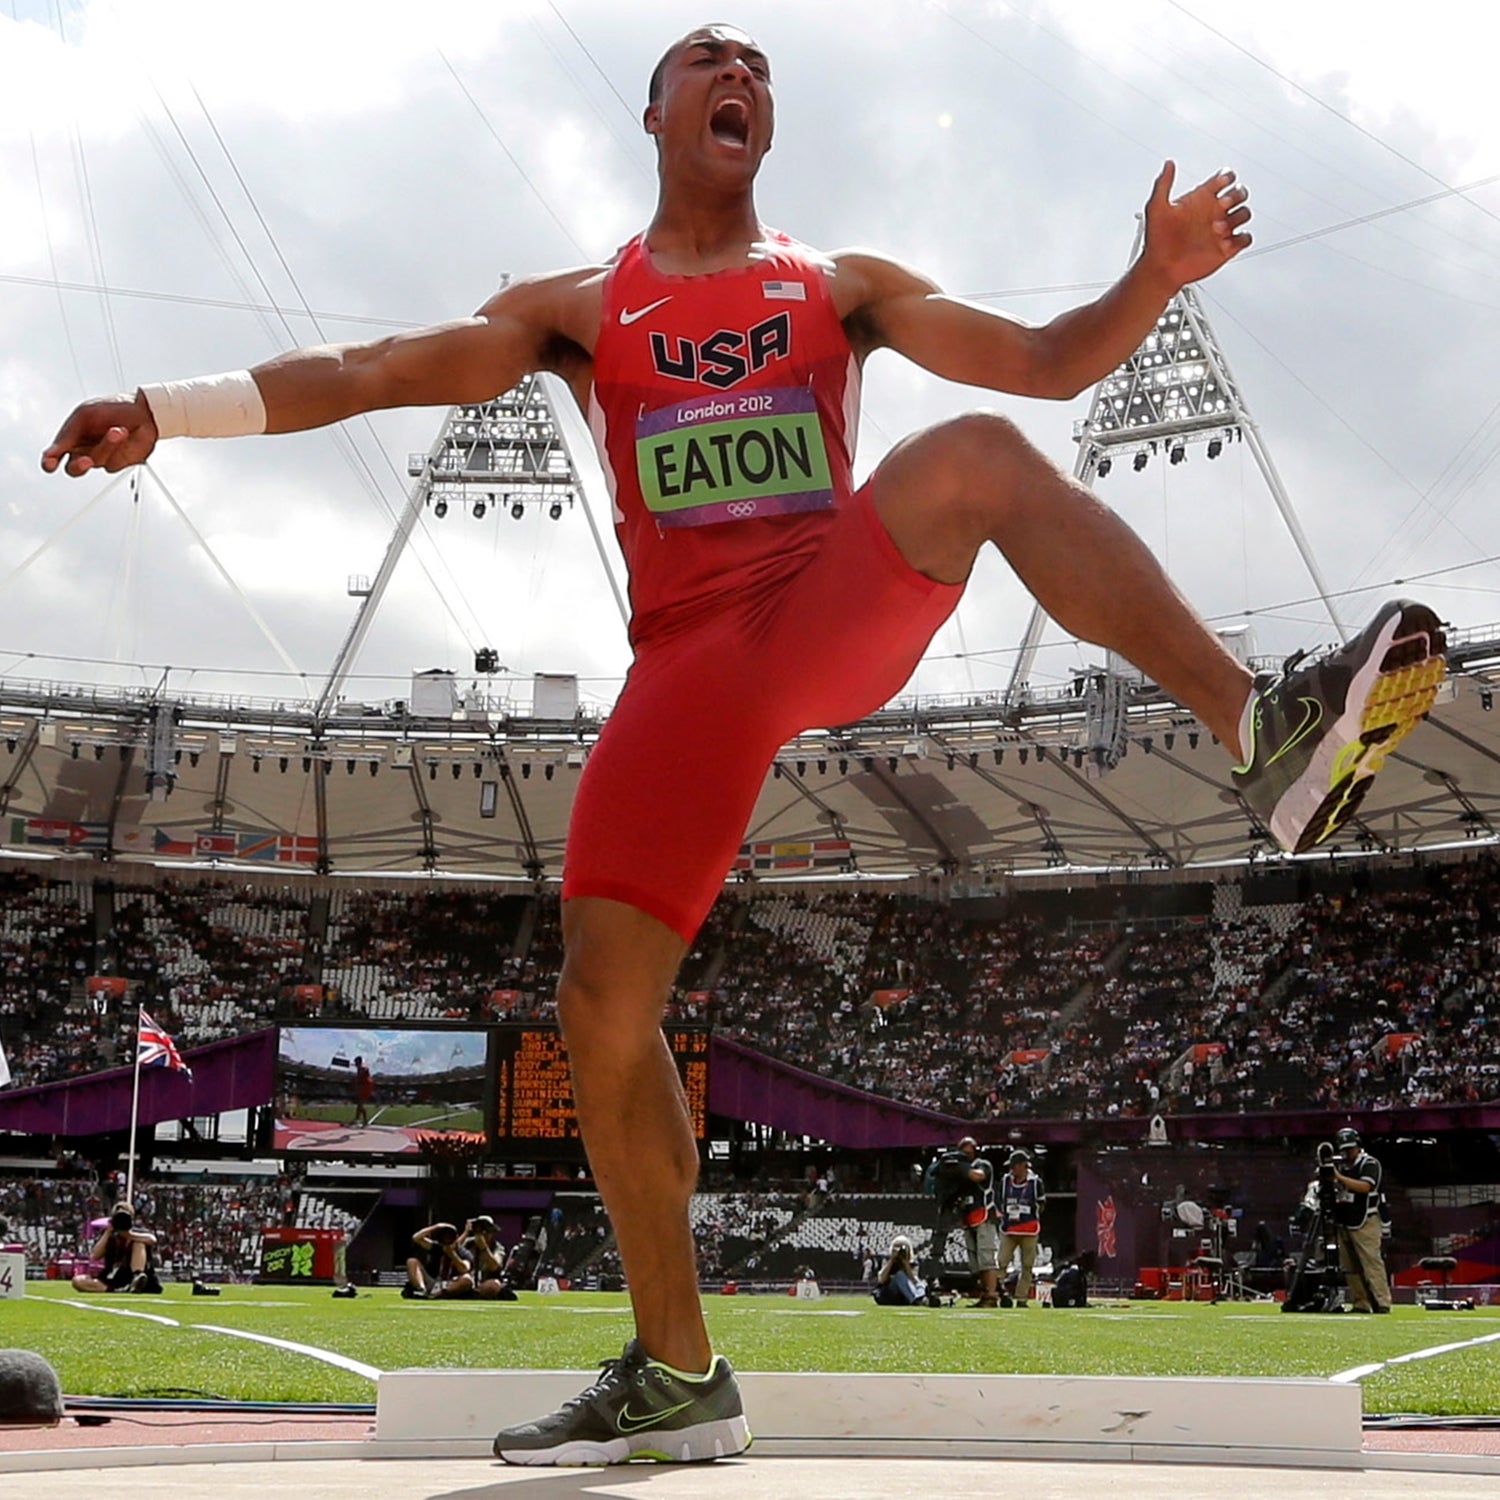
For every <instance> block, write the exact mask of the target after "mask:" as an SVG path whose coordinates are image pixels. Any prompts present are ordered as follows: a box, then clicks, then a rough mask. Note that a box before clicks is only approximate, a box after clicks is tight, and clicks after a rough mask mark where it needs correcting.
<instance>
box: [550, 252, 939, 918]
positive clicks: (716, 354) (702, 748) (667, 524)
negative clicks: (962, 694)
mask: <svg viewBox="0 0 1500 1500" xmlns="http://www.w3.org/2000/svg"><path fill="white" fill-rule="evenodd" d="M760 248H761V250H762V251H763V258H762V259H760V260H758V261H757V262H756V263H755V264H753V265H751V266H749V267H746V268H743V269H734V270H728V271H719V272H715V273H713V274H710V275H702V276H669V275H665V274H663V273H662V272H659V271H657V270H656V269H655V268H654V267H653V266H652V264H651V258H650V254H649V252H648V251H647V250H646V247H645V244H644V239H643V237H637V238H636V239H634V240H632V241H631V243H630V244H628V245H627V246H626V247H625V248H624V249H623V250H622V251H621V252H620V254H619V255H618V256H617V257H616V260H615V263H614V265H613V267H612V269H611V270H610V273H609V275H608V277H607V279H606V281H605V284H604V303H603V315H602V317H601V320H600V329H599V339H598V343H597V345H596V346H595V350H594V389H593V393H592V399H591V402H590V411H589V421H590V426H591V427H592V429H593V433H594V440H595V443H596V444H597V446H598V449H599V456H600V459H601V461H602V463H603V465H604V471H605V475H606V477H607V479H608V481H609V486H610V492H611V495H612V497H613V500H614V505H615V522H616V525H617V527H618V531H619V537H620V545H621V548H622V550H623V551H624V554H625V561H626V565H627V567H628V569H629V572H630V598H631V610H632V619H631V629H630V638H631V643H632V645H633V646H634V647H635V662H634V664H633V666H632V667H631V670H630V675H629V677H628V678H627V679H626V683H625V687H624V690H623V691H622V693H621V695H620V699H619V701H618V703H617V704H616V705H615V709H614V712H613V713H612V714H611V715H610V717H609V719H608V720H607V722H606V724H605V726H604V730H603V733H602V734H601V736H600V739H599V743H598V745H597V746H596V747H595V750H594V753H593V754H592V755H591V756H590V757H589V762H588V765H587V767H586V768H585V770H584V774H583V778H582V780H581V782H580V783H579V788H578V795H577V797H576V799H575V800H574V804H573V818H572V825H571V827H570V829H569V832H568V850H567V859H566V864H565V868H564V875H563V897H564V899H565V900H566V899H568V898H570V897H573V896H606V897H610V898H612V899H614V900H617V901H624V902H628V903H629V904H630V905H632V906H635V907H638V908H639V909H640V910H642V911H645V912H647V913H649V914H650V915H652V916H654V917H656V918H658V919H659V920H661V921H663V922H665V923H667V925H669V926H670V927H673V928H675V929H676V930H677V931H678V932H679V933H680V934H681V935H682V937H683V938H684V939H685V940H686V941H689V942H691V940H692V937H693V934H694V933H695V932H696V931H697V929H698V926H699V924H700V923H701V922H702V920H703V918H704V916H705V915H706V914H707V912H708V909H709V907H710V906H712V905H713V902H714V898H715V897H716V896H717V894H718V892H719V889H720V887H721V886H722V884H723V880H724V876H725V873H726V872H727V871H728V869H729V868H730V865H731V864H732V863H733V860H734V857H735V855H736V853H737V852H738V849H739V846H740V844H741V842H742V841H743V840H744V837H745V830H746V824H747V823H748V821H749V818H750V815H751V811H752V810H753V808H754V805H755V799H756V796H757V795H758V793H759V791H760V787H761V784H762V782H763V781H764V780H765V775H766V771H767V770H768V768H769V766H770V764H771V761H772V760H773V759H774V758H775V754H776V751H777V750H778V749H779V748H780V747H781V746H782V745H783V744H785V743H786V741H787V740H789V739H791V738H792V737H793V736H794V735H796V734H798V733H800V732H801V731H802V730H804V729H808V728H811V727H813V726H815V725H820V724H840V723H846V722H848V721H849V720H851V719H857V718H860V717H861V716H863V715H864V714H867V713H869V712H871V711H872V710H873V709H875V708H878V707H879V706H880V705H881V704H882V703H884V702H886V701H887V700H888V699H889V698H890V697H891V696H892V694H894V693H895V692H897V691H898V690H899V689H900V687H901V686H902V684H903V683H905V682H906V680H907V678H908V677H909V676H910V675H911V673H912V670H913V669H914V668H915V666H916V664H917V662H918V660H919V659H920V657H921V654H922V652H923V651H924V650H925V649H926V646H927V643H928V642H929V641H930V640H931V639H932V636H933V633H934V632H935V631H936V630H937V627H938V626H939V625H940V624H941V623H942V622H943V620H945V619H946V618H947V616H948V615H949V614H950V613H951V612H952V610H953V607H954V606H955V605H956V604H957V602H958V598H959V595H960V593H961V592H962V586H961V585H956V584H955V585H949V584H941V583H937V582H934V581H933V580H932V579H930V578H927V577H925V576H923V575H922V574H920V573H918V572H917V571H916V570H915V569H913V568H912V567H911V565H910V564H909V563H907V561H906V560H905V558H903V557H902V556H901V554H900V552H899V551H898V550H897V548H896V546H895V543H894V542H892V541H891V538H890V536H889V534H888V533H887V532H886V530H885V528H884V526H883V525H882V524H881V522H880V520H879V518H878V517H877V516H876V514H875V511H874V508H873V506H872V505H871V503H870V496H869V486H868V485H866V486H865V487H864V488H863V489H861V490H859V491H858V492H855V491H854V490H853V485H852V480H851V477H850V476H851V469H852V463H853V453H854V435H855V428H856V424H857V421H858V407H859V371H858V365H857V363H856V361H855V359H854V357H853V353H852V351H851V350H850V347H849V342H848V339H847V338H846V337H845V335H844V330H843V325H842V324H841V323H840V321H839V317H838V313H837V312H836V310H835V308H834V305H833V299H832V296H831V295H830V292H829V288H828V284H827V268H826V262H824V261H823V259H822V258H821V257H819V256H817V255H816V254H815V253H814V252H812V251H809V250H807V249H806V248H804V247H802V246H799V245H797V244H796V243H795V242H794V241H791V240H789V239H787V238H786V237H785V236H784V235H777V234H772V233H770V232H767V238H766V242H765V243H764V244H763V245H762V246H761V247H760Z"/></svg>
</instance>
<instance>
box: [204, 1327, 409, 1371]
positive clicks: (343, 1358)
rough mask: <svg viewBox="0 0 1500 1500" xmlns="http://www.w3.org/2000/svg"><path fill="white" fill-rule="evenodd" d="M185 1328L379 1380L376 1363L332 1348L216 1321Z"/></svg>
mask: <svg viewBox="0 0 1500 1500" xmlns="http://www.w3.org/2000/svg"><path fill="white" fill-rule="evenodd" d="M182 1326H183V1327H184V1328H200V1329H202V1330H203V1332H204V1333H227V1334H228V1335H229V1336H230V1338H235V1339H250V1340H252V1341H253V1342H254V1343H257V1344H269V1345H270V1346H271V1347H272V1348H273V1349H290V1350H291V1352H292V1353H293V1354H305V1355H307V1357H308V1358H309V1359H321V1360H322V1361H323V1363H324V1364H325V1365H337V1366H338V1367H339V1369H341V1370H348V1371H350V1372H351V1373H352V1374H355V1375H363V1376H364V1377H365V1379H366V1380H379V1379H380V1371H379V1370H378V1369H377V1368H376V1367H375V1366H374V1365H367V1364H365V1363H363V1361H361V1360H357V1359H350V1358H349V1356H348V1355H347V1354H335V1353H334V1352H333V1350H332V1349H318V1348H315V1347H314V1346H313V1345H312V1344H297V1343H293V1342H292V1340H291V1339H273V1338H272V1337H271V1336H270V1334H267V1333H247V1332H246V1331H245V1330H244V1329H243V1328H221V1327H219V1325H218V1324H216V1323H184V1324H183V1325H182Z"/></svg>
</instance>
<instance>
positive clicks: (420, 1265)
mask: <svg viewBox="0 0 1500 1500" xmlns="http://www.w3.org/2000/svg"><path fill="white" fill-rule="evenodd" d="M411 1242H412V1244H414V1245H415V1246H416V1247H417V1250H418V1252H419V1253H418V1254H416V1255H413V1256H411V1257H410V1258H409V1259H408V1260H407V1262H406V1277H407V1280H406V1285H405V1286H404V1287H402V1288H401V1295H402V1296H403V1297H472V1296H473V1295H474V1269H473V1267H472V1266H471V1265H470V1264H469V1262H468V1259H467V1258H466V1257H465V1255H464V1253H463V1251H462V1250H461V1249H460V1248H459V1244H458V1228H457V1226H456V1225H453V1224H445V1223H441V1222H440V1223H437V1224H429V1225H428V1226H427V1228H426V1229H419V1230H418V1231H417V1232H416V1233H415V1234H414V1235H412V1237H411Z"/></svg>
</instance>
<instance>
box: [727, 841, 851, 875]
mask: <svg viewBox="0 0 1500 1500" xmlns="http://www.w3.org/2000/svg"><path fill="white" fill-rule="evenodd" d="M852 858H853V849H852V846H851V845H850V843H849V840H848V839H801V840H794V841H792V842H790V843H780V844H741V845H740V852H739V856H738V858H736V860H735V862H734V868H735V869H736V870H823V869H843V868H845V867H846V866H848V864H849V862H850V860H851V859H852Z"/></svg>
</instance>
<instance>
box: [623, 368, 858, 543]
mask: <svg viewBox="0 0 1500 1500" xmlns="http://www.w3.org/2000/svg"><path fill="white" fill-rule="evenodd" d="M635 455H636V471H637V474H638V475H639V478H640V484H641V494H642V496H643V497H644V499H645V502H646V509H647V510H648V511H650V512H651V514H652V515H653V516H655V517H656V521H657V524H658V525H659V526H713V525H716V524H717V523H719V522H721V521H743V520H749V519H750V518H751V517H754V516H782V515H790V514H792V513H793V512H796V511H805V510H829V509H831V508H832V506H833V481H832V479H831V478H830V476H829V470H828V450H827V448H826V446H825V444H824V441H823V426H822V423H821V422H820V421H819V420H818V409H817V402H816V401H815V400H814V399H813V394H812V392H811V391H810V390H809V389H808V388H807V387H806V386H782V387H777V388H775V389H772V390H757V391H745V392H743V393H741V394H738V395H723V396H719V395H713V396H698V397H694V399H693V400H691V401H683V402H680V403H679V404H678V405H676V406H664V407H659V408H658V409H657V410H655V411H650V412H644V413H642V415H641V416H640V418H639V419H638V420H637V422H636V437H635Z"/></svg>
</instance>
